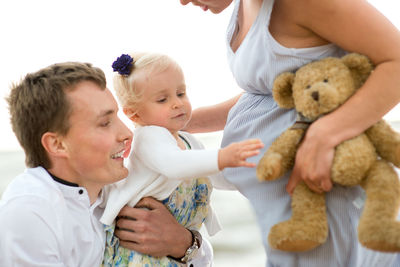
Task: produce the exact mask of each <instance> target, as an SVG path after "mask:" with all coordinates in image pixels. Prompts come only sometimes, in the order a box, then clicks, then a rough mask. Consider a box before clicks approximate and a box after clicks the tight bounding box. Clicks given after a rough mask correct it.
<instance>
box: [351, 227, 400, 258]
mask: <svg viewBox="0 0 400 267" xmlns="http://www.w3.org/2000/svg"><path fill="white" fill-rule="evenodd" d="M358 232H359V233H358V239H359V241H360V243H361V244H362V245H363V246H364V247H367V248H369V249H372V250H376V251H382V252H400V223H399V222H393V221H392V222H386V223H385V222H383V223H382V222H380V223H376V224H370V225H368V227H365V225H364V226H362V225H360V226H359V228H358Z"/></svg>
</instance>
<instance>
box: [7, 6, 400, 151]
mask: <svg viewBox="0 0 400 267" xmlns="http://www.w3.org/2000/svg"><path fill="white" fill-rule="evenodd" d="M369 2H371V3H372V4H374V5H375V6H376V7H377V8H378V9H379V10H380V11H381V12H382V13H384V14H385V15H386V16H387V17H388V18H389V19H390V20H391V21H392V23H393V24H395V25H396V26H397V27H398V28H400V19H399V17H398V14H397V13H398V7H397V3H396V1H392V0H370V1H369ZM231 9H232V7H230V8H229V9H227V10H225V11H224V12H223V13H222V14H220V15H214V14H211V13H210V12H207V13H204V12H203V11H202V10H200V9H199V8H196V7H193V6H191V5H188V6H186V7H182V6H181V5H180V3H179V0H112V1H111V0H108V1H105V0H97V1H94V0H68V1H61V0H2V1H1V2H0V34H1V35H0V36H1V40H2V41H1V50H0V98H1V99H0V125H2V127H1V134H0V150H3V151H4V150H17V149H20V148H19V144H18V142H17V141H16V138H15V137H14V134H13V132H12V131H11V127H10V125H9V116H8V110H7V106H6V103H5V101H4V97H5V96H6V95H7V94H8V90H9V86H10V84H11V83H12V82H16V81H18V80H19V79H20V78H21V77H23V76H24V75H25V74H26V73H28V72H33V71H36V70H38V69H40V68H42V67H45V66H48V65H50V64H53V63H56V62H63V61H83V62H90V63H93V65H95V66H97V67H100V68H102V69H103V70H104V72H105V73H106V76H107V80H108V81H109V83H108V87H109V88H110V89H112V82H111V81H112V75H113V74H112V69H111V67H110V66H111V64H112V62H113V61H114V59H115V58H116V57H117V56H119V55H120V54H122V53H128V52H131V51H154V52H161V53H166V54H168V55H170V56H172V57H173V58H175V59H176V60H177V61H178V63H179V64H180V65H181V66H182V67H183V70H184V73H185V76H186V83H187V87H188V94H189V97H190V99H191V102H192V105H193V107H194V108H195V107H199V106H203V105H209V104H214V103H218V102H220V101H223V100H226V99H228V98H229V97H231V96H233V95H235V94H237V93H238V92H239V91H240V90H239V88H238V87H237V86H236V84H235V82H234V80H233V77H232V75H231V73H230V70H229V68H228V65H227V60H226V51H225V27H226V25H227V23H228V20H229V18H230V13H231ZM382 41H384V40H382ZM385 118H386V119H388V120H400V107H399V106H398V107H396V108H395V109H394V110H393V111H391V112H390V113H389V114H388V115H387V116H386V117H385Z"/></svg>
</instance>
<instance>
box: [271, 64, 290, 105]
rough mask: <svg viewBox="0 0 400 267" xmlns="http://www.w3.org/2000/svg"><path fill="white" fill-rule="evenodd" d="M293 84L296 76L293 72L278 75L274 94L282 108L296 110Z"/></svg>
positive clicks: (273, 90)
mask: <svg viewBox="0 0 400 267" xmlns="http://www.w3.org/2000/svg"><path fill="white" fill-rule="evenodd" d="M293 82H294V74H293V73H291V72H284V73H282V74H280V75H278V76H277V77H276V79H275V81H274V87H273V89H272V94H273V97H274V99H275V101H276V103H278V105H279V106H280V107H281V108H294V99H293V95H292V94H293V91H292V86H293Z"/></svg>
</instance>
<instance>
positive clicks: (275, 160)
mask: <svg viewBox="0 0 400 267" xmlns="http://www.w3.org/2000/svg"><path fill="white" fill-rule="evenodd" d="M281 166H282V155H281V154H278V153H274V152H272V153H267V154H265V155H264V157H262V159H261V160H260V162H259V163H258V166H257V172H256V174H257V177H258V180H260V181H272V180H275V179H277V178H279V177H280V176H281V175H282V174H281V169H282V167H281Z"/></svg>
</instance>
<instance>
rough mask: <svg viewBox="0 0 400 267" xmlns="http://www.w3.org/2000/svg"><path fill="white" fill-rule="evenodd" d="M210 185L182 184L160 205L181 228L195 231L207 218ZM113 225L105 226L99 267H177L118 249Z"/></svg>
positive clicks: (191, 181)
mask: <svg viewBox="0 0 400 267" xmlns="http://www.w3.org/2000/svg"><path fill="white" fill-rule="evenodd" d="M211 190H212V187H211V184H210V181H209V179H208V178H198V179H189V180H185V181H183V182H182V183H181V184H180V185H179V186H178V187H177V188H176V189H175V191H174V192H173V193H172V194H171V195H170V196H169V197H168V198H167V199H165V200H163V201H162V202H163V204H164V205H165V206H166V207H167V208H168V209H169V211H170V212H171V213H172V214H173V215H174V217H175V219H176V220H177V221H178V222H179V223H180V224H181V225H183V226H184V227H185V228H188V229H193V230H199V229H200V227H201V225H202V223H203V222H204V220H205V218H206V217H207V214H208V208H209V201H210V194H211ZM114 228H115V224H113V225H110V226H105V231H106V249H105V254H104V260H103V264H102V266H103V267H122V266H123V267H125V266H126V267H153V266H157V267H179V266H182V264H180V263H178V262H176V261H174V260H172V259H170V258H168V257H161V258H157V257H152V256H149V255H146V254H141V253H139V252H136V251H132V250H129V249H126V248H124V247H121V246H119V240H118V238H117V237H115V236H114Z"/></svg>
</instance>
